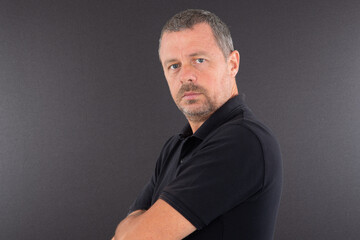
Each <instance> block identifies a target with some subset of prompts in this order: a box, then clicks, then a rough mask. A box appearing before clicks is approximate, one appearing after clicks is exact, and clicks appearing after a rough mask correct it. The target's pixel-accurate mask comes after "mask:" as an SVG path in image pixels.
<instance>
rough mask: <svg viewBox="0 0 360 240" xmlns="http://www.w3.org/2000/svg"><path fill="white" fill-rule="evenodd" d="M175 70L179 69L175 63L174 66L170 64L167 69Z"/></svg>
mask: <svg viewBox="0 0 360 240" xmlns="http://www.w3.org/2000/svg"><path fill="white" fill-rule="evenodd" d="M177 68H179V64H178V63H175V64H172V65H170V67H169V69H173V70H174V69H177Z"/></svg>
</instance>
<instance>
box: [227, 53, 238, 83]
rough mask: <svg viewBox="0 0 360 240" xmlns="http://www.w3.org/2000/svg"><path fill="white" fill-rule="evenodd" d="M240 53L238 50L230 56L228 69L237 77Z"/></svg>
mask: <svg viewBox="0 0 360 240" xmlns="http://www.w3.org/2000/svg"><path fill="white" fill-rule="evenodd" d="M239 66H240V53H239V52H238V51H237V50H234V51H232V52H231V53H230V54H229V56H228V69H229V72H230V75H231V76H232V77H235V76H236V74H237V73H238V71H239Z"/></svg>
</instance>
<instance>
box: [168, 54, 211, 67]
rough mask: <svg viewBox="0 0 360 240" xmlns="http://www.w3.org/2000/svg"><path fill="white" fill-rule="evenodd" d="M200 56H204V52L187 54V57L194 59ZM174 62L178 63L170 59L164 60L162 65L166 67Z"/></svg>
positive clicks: (174, 59)
mask: <svg viewBox="0 0 360 240" xmlns="http://www.w3.org/2000/svg"><path fill="white" fill-rule="evenodd" d="M202 55H205V56H206V55H207V54H206V52H205V51H199V52H194V53H191V54H189V55H188V56H189V57H196V56H202ZM176 61H178V60H177V59H176V58H172V59H169V60H166V61H165V62H164V65H165V66H166V65H168V64H169V63H171V62H176Z"/></svg>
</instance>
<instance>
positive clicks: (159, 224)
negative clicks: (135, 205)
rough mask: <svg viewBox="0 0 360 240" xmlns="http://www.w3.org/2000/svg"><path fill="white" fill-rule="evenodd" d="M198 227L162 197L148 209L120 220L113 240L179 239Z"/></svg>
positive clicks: (135, 212)
mask: <svg viewBox="0 0 360 240" xmlns="http://www.w3.org/2000/svg"><path fill="white" fill-rule="evenodd" d="M195 230H196V228H195V227H194V226H193V225H192V224H191V223H190V222H189V221H188V220H187V219H186V218H185V217H183V216H182V215H181V214H180V213H179V212H178V211H176V210H175V209H174V208H173V207H172V206H170V205H169V204H168V203H167V202H165V201H164V200H162V199H159V200H157V201H156V202H155V203H154V205H153V206H151V207H150V208H149V209H148V210H147V211H145V210H137V211H134V212H132V213H131V214H130V215H129V216H127V217H126V218H125V219H124V220H122V221H121V222H120V224H119V225H118V227H117V228H116V231H115V236H114V237H113V239H112V240H150V239H151V240H152V239H156V240H165V239H166V240H179V239H183V238H185V237H186V236H188V235H189V234H190V233H192V232H194V231H195Z"/></svg>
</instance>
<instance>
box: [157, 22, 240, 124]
mask: <svg viewBox="0 0 360 240" xmlns="http://www.w3.org/2000/svg"><path fill="white" fill-rule="evenodd" d="M159 55H160V60H161V63H162V67H163V70H164V74H165V78H166V80H167V82H168V85H169V88H170V92H171V95H172V97H173V99H174V101H175V103H176V105H177V106H178V108H179V109H180V110H181V111H182V112H183V113H184V114H185V116H186V117H187V118H188V119H190V120H192V121H204V120H206V119H207V118H208V117H209V115H211V114H212V113H213V112H214V111H215V110H216V109H217V108H219V107H220V106H221V105H222V104H224V103H225V102H226V101H227V100H228V99H229V98H230V97H231V95H232V91H233V90H234V89H233V85H234V81H232V77H233V78H234V75H233V73H232V72H231V66H230V65H231V63H230V62H229V61H228V60H227V59H225V57H224V55H223V53H222V51H221V50H220V48H219V47H218V45H217V43H216V40H215V37H214V35H213V33H212V30H211V28H210V26H209V25H208V24H206V23H199V24H196V25H194V26H193V28H191V29H185V30H182V31H179V32H166V33H164V35H163V37H162V39H161V45H160V49H159ZM236 71H237V69H236ZM235 74H236V73H235ZM232 75H233V76H232ZM231 76H232V77H231Z"/></svg>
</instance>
